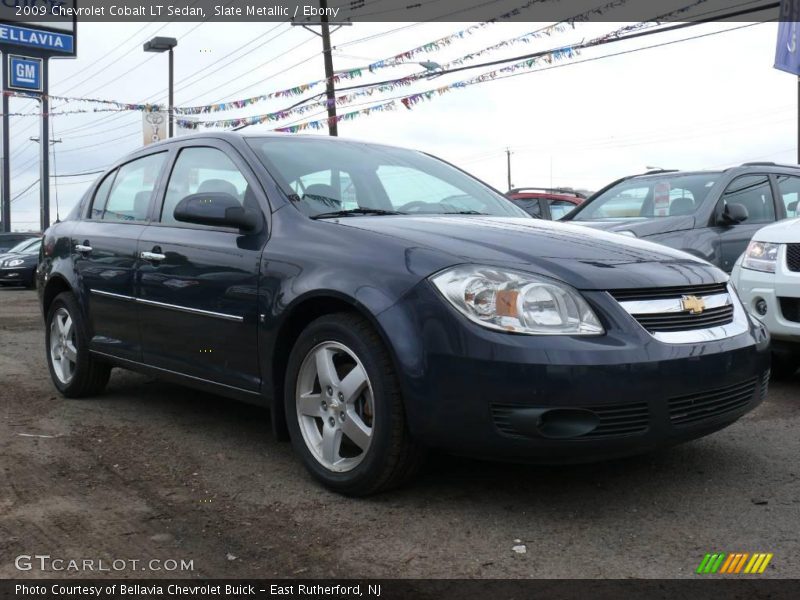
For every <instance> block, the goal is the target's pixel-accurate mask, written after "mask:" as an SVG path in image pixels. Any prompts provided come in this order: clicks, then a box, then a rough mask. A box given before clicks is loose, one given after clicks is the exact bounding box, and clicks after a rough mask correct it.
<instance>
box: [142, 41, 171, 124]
mask: <svg viewBox="0 0 800 600" xmlns="http://www.w3.org/2000/svg"><path fill="white" fill-rule="evenodd" d="M177 45H178V40H176V39H175V38H171V37H161V36H158V37H154V38H153V39H152V40H150V41H149V42H147V43H145V45H144V51H145V52H169V115H168V116H169V119H168V121H169V130H168V131H169V137H172V122H173V120H174V117H175V115H174V113H175V89H174V88H175V86H174V81H175V79H174V73H173V71H174V63H173V53H172V49H173V48H175V46H177Z"/></svg>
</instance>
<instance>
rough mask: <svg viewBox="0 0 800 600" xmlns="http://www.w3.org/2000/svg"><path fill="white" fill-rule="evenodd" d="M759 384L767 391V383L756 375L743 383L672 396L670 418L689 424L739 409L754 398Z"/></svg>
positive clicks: (679, 423)
mask: <svg viewBox="0 0 800 600" xmlns="http://www.w3.org/2000/svg"><path fill="white" fill-rule="evenodd" d="M759 385H760V386H761V390H760V391H763V393H766V389H765V385H766V384H765V383H764V382H763V381H761V380H759V378H757V377H754V378H752V379H749V380H747V381H745V382H743V383H737V384H735V385H729V386H725V387H720V388H716V389H713V390H707V391H705V392H699V393H694V394H687V395H685V396H676V397H674V398H670V399H669V401H668V404H669V418H670V420H671V421H672V424H673V425H688V424H690V423H696V422H697V421H703V420H705V419H711V418H714V417H718V416H721V415H724V414H727V413H730V412H734V411H737V410H739V409H741V408H744V407H745V406H747V405H748V404H749V403H750V402H751V401H752V400H753V396H754V395H755V392H756V386H759Z"/></svg>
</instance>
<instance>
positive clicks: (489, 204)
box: [38, 133, 769, 494]
mask: <svg viewBox="0 0 800 600" xmlns="http://www.w3.org/2000/svg"><path fill="white" fill-rule="evenodd" d="M38 278H39V281H38V283H39V286H38V289H39V294H40V297H41V303H42V310H43V313H44V316H45V319H46V328H45V331H46V349H47V360H48V364H49V369H50V373H51V376H52V379H53V382H54V384H55V386H56V387H57V388H58V390H60V392H61V393H62V394H64V395H65V396H67V397H78V396H89V395H92V394H97V393H99V392H100V391H101V390H102V389H103V387H104V386H105V384H106V382H107V381H108V377H109V371H110V369H111V368H112V367H123V368H128V369H133V370H137V371H141V372H144V373H149V374H152V375H156V376H161V377H164V378H168V379H171V380H174V381H177V382H181V383H184V384H186V385H189V386H196V387H199V388H202V389H205V390H210V391H214V392H217V393H219V394H222V395H225V396H230V397H233V398H237V399H242V400H246V401H251V402H257V403H262V404H265V405H267V406H269V407H270V409H271V411H272V415H273V418H272V424H273V429H275V431H276V433H277V434H278V435H286V434H288V436H289V437H290V438H291V441H292V443H293V445H294V448H295V449H296V451H297V453H298V454H299V456H300V457H301V458H302V460H303V462H304V463H305V465H306V467H308V469H309V470H310V471H311V473H312V474H313V475H314V476H315V477H316V478H317V479H319V480H320V481H322V482H323V483H324V484H325V485H327V486H329V487H330V488H332V489H334V490H337V491H340V492H342V493H347V494H368V493H373V492H377V491H379V490H383V489H387V488H389V487H391V486H394V485H397V484H398V483H400V482H402V481H403V480H404V479H406V478H407V477H408V476H409V475H410V474H411V473H412V472H413V471H414V467H415V466H416V465H417V464H418V463H419V462H420V457H421V456H422V453H423V452H422V450H423V448H430V447H436V448H442V449H445V450H447V451H451V452H456V453H461V454H469V455H475V456H479V457H492V458H503V459H509V460H536V461H544V462H561V461H580V460H595V459H598V458H605V457H613V456H621V455H627V454H632V453H638V452H643V451H647V450H650V449H653V448H657V447H661V446H665V445H669V444H674V443H678V442H680V441H683V440H689V439H692V438H697V437H699V436H702V435H706V434H708V433H710V432H713V431H715V430H718V429H720V428H722V427H725V426H726V425H728V424H730V423H732V422H734V421H735V420H736V419H738V418H739V417H741V416H742V415H743V414H744V413H746V412H747V411H749V410H751V409H752V408H753V407H754V406H756V405H757V404H758V403H759V402H760V401H761V400H762V399H763V397H764V395H765V394H766V386H767V378H768V369H769V353H768V351H767V346H768V343H769V339H768V334H767V333H766V332H765V330H764V329H763V327H761V326H760V325H759V324H758V323H757V322H756V321H754V320H751V319H750V318H749V317H748V316H747V314H746V313H745V311H744V310H743V309H742V305H741V303H740V302H739V300H738V298H737V297H736V294H735V292H734V291H733V289H732V288H731V287H730V286H728V284H727V277H726V276H725V274H724V273H722V272H721V271H719V270H718V269H716V268H715V267H713V266H711V265H709V264H708V263H706V262H703V261H701V260H698V259H696V258H693V257H692V256H690V255H688V254H684V253H682V252H678V251H675V250H670V249H668V248H665V247H662V246H657V245H654V244H651V243H648V242H644V241H641V240H637V239H633V238H627V237H623V236H620V235H616V234H611V233H604V232H600V231H593V230H591V229H589V228H583V227H578V226H572V225H563V224H558V223H551V222H543V221H541V220H535V219H532V218H530V217H528V215H527V214H525V213H524V212H522V211H521V210H520V209H518V208H516V207H515V206H514V205H513V204H512V203H511V202H509V201H508V200H507V199H505V198H504V197H503V196H502V195H501V194H500V193H498V192H496V191H495V190H493V189H491V188H489V187H487V186H486V185H484V184H482V183H481V182H479V181H477V180H475V179H473V178H472V177H470V176H469V175H467V174H465V173H463V172H462V171H460V170H458V169H457V168H455V167H453V166H451V165H449V164H447V163H445V162H442V161H440V160H438V159H436V158H433V157H431V156H428V155H426V154H423V153H420V152H415V151H411V150H402V149H398V148H392V147H388V146H382V145H377V144H367V143H358V142H353V141H346V140H336V139H330V138H314V137H296V136H295V137H292V136H277V135H257V136H241V135H237V134H230V133H225V134H214V135H201V136H198V137H182V138H179V139H174V140H170V141H167V142H163V143H159V144H155V145H152V146H149V147H147V148H144V149H141V150H139V151H137V152H135V153H134V154H132V155H130V156H128V157H126V158H125V159H123V160H122V161H120V162H119V163H117V164H116V165H115V166H114V167H112V168H111V169H110V170H109V171H108V172H107V173H106V174H105V175H104V176H102V177H101V178H100V179H99V180H98V181H97V183H96V184H95V185H94V186H93V187H92V188H91V190H90V191H89V192H88V193H87V194H86V195H85V197H84V198H83V199H82V201H81V202H80V204H79V205H78V206H77V207H76V208H75V209H74V210H73V211H72V213H71V214H70V216H69V217H68V218H67V219H66V220H64V221H63V222H61V223H58V224H56V225H54V226H52V227H51V228H50V229H49V230H48V231H47V233H46V235H45V239H44V244H43V250H42V260H41V264H40V267H39V271H38Z"/></svg>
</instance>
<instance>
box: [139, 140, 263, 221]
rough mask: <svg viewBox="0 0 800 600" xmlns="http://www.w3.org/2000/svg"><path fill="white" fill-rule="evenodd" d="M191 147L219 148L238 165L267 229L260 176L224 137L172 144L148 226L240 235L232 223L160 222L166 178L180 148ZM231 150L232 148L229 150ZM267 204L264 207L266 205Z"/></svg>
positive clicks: (168, 177) (167, 179)
mask: <svg viewBox="0 0 800 600" xmlns="http://www.w3.org/2000/svg"><path fill="white" fill-rule="evenodd" d="M190 148H213V149H214V150H219V151H220V152H222V153H223V154H225V156H227V157H228V158H229V159H231V161H232V162H233V164H234V166H235V167H236V168H237V169H239V172H240V173H241V174H242V175H243V176H244V178H245V180H246V181H247V185H249V186H250V187H252V188H253V190H254V191H255V193H256V199H257V200H258V204H259V207H260V208H261V212H262V213H263V214H264V218H265V219H266V222H267V231H268V232H269V231H271V230H272V228H271V225H272V222H271V217H272V211H271V209H270V208H269V207H270V205H269V201H268V199H267V195H266V193H265V192H264V189H263V187H262V185H261V181H260V180H259V178H258V176H257V175H256V174H255V172H254V171H253V169H252V168H251V167H250V165H249V164H248V163H247V160H245V158H244V157H243V156H242V155H241V153H240V152H239V151H238V150H237V149H236V148H235V147H234V146H233V145H232V144H229V143H227V142H225V141H223V140H216V139H202V140H188V141H186V142H183V143H179V144H175V145H174V146H173V147H172V148H171V151H172V156H171V157H170V160H169V161H168V164H167V170H166V172H165V174H164V176H163V181H162V183H163V186H162V188H161V189H159V190H158V196H157V198H156V201H155V202H154V203H152V206H151V213H150V220H149V221H148V225H150V226H151V227H172V228H175V229H192V230H196V231H219V232H222V233H235V234H237V235H242V234H241V232H240V231H239V230H238V229H235V228H233V227H208V226H205V227H204V226H202V225H195V224H193V223H162V222H161V211H163V210H164V202H165V201H166V198H167V188H168V187H169V180H170V179H171V178H172V173H173V172H174V170H175V165H176V164H177V162H178V158H179V157H180V154H181V152H182V151H184V150H187V149H190ZM227 150H230V151H232V152H228V151H227ZM265 205H266V209H265Z"/></svg>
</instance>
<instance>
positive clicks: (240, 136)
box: [137, 130, 413, 152]
mask: <svg viewBox="0 0 800 600" xmlns="http://www.w3.org/2000/svg"><path fill="white" fill-rule="evenodd" d="M256 138H273V139H295V140H296V139H304V140H318V141H324V142H327V143H331V144H348V143H350V144H367V145H370V146H384V147H387V148H401V146H392V145H391V144H381V143H379V142H371V141H364V140H358V139H353V138H340V137H335V136H329V135H318V134H306V133H303V134H296V133H282V132H276V131H252V132H247V133H245V132H239V131H214V130H209V131H202V132H198V133H190V134H187V135H181V136H177V137H173V138H170V139H166V140H161V141H160V142H155V143H153V144H149V145H147V146H145V147H144V148H142V149H140V150H143V149H147V150H151V149H155V148H159V147H161V146H168V145H171V144H174V143H179V142H184V141H187V140H193V139H205V140H207V139H216V140H225V141H228V142H233V143H238V142H241V141H242V140H245V139H256ZM411 150H413V149H411ZM138 151H139V150H137V152H138Z"/></svg>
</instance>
